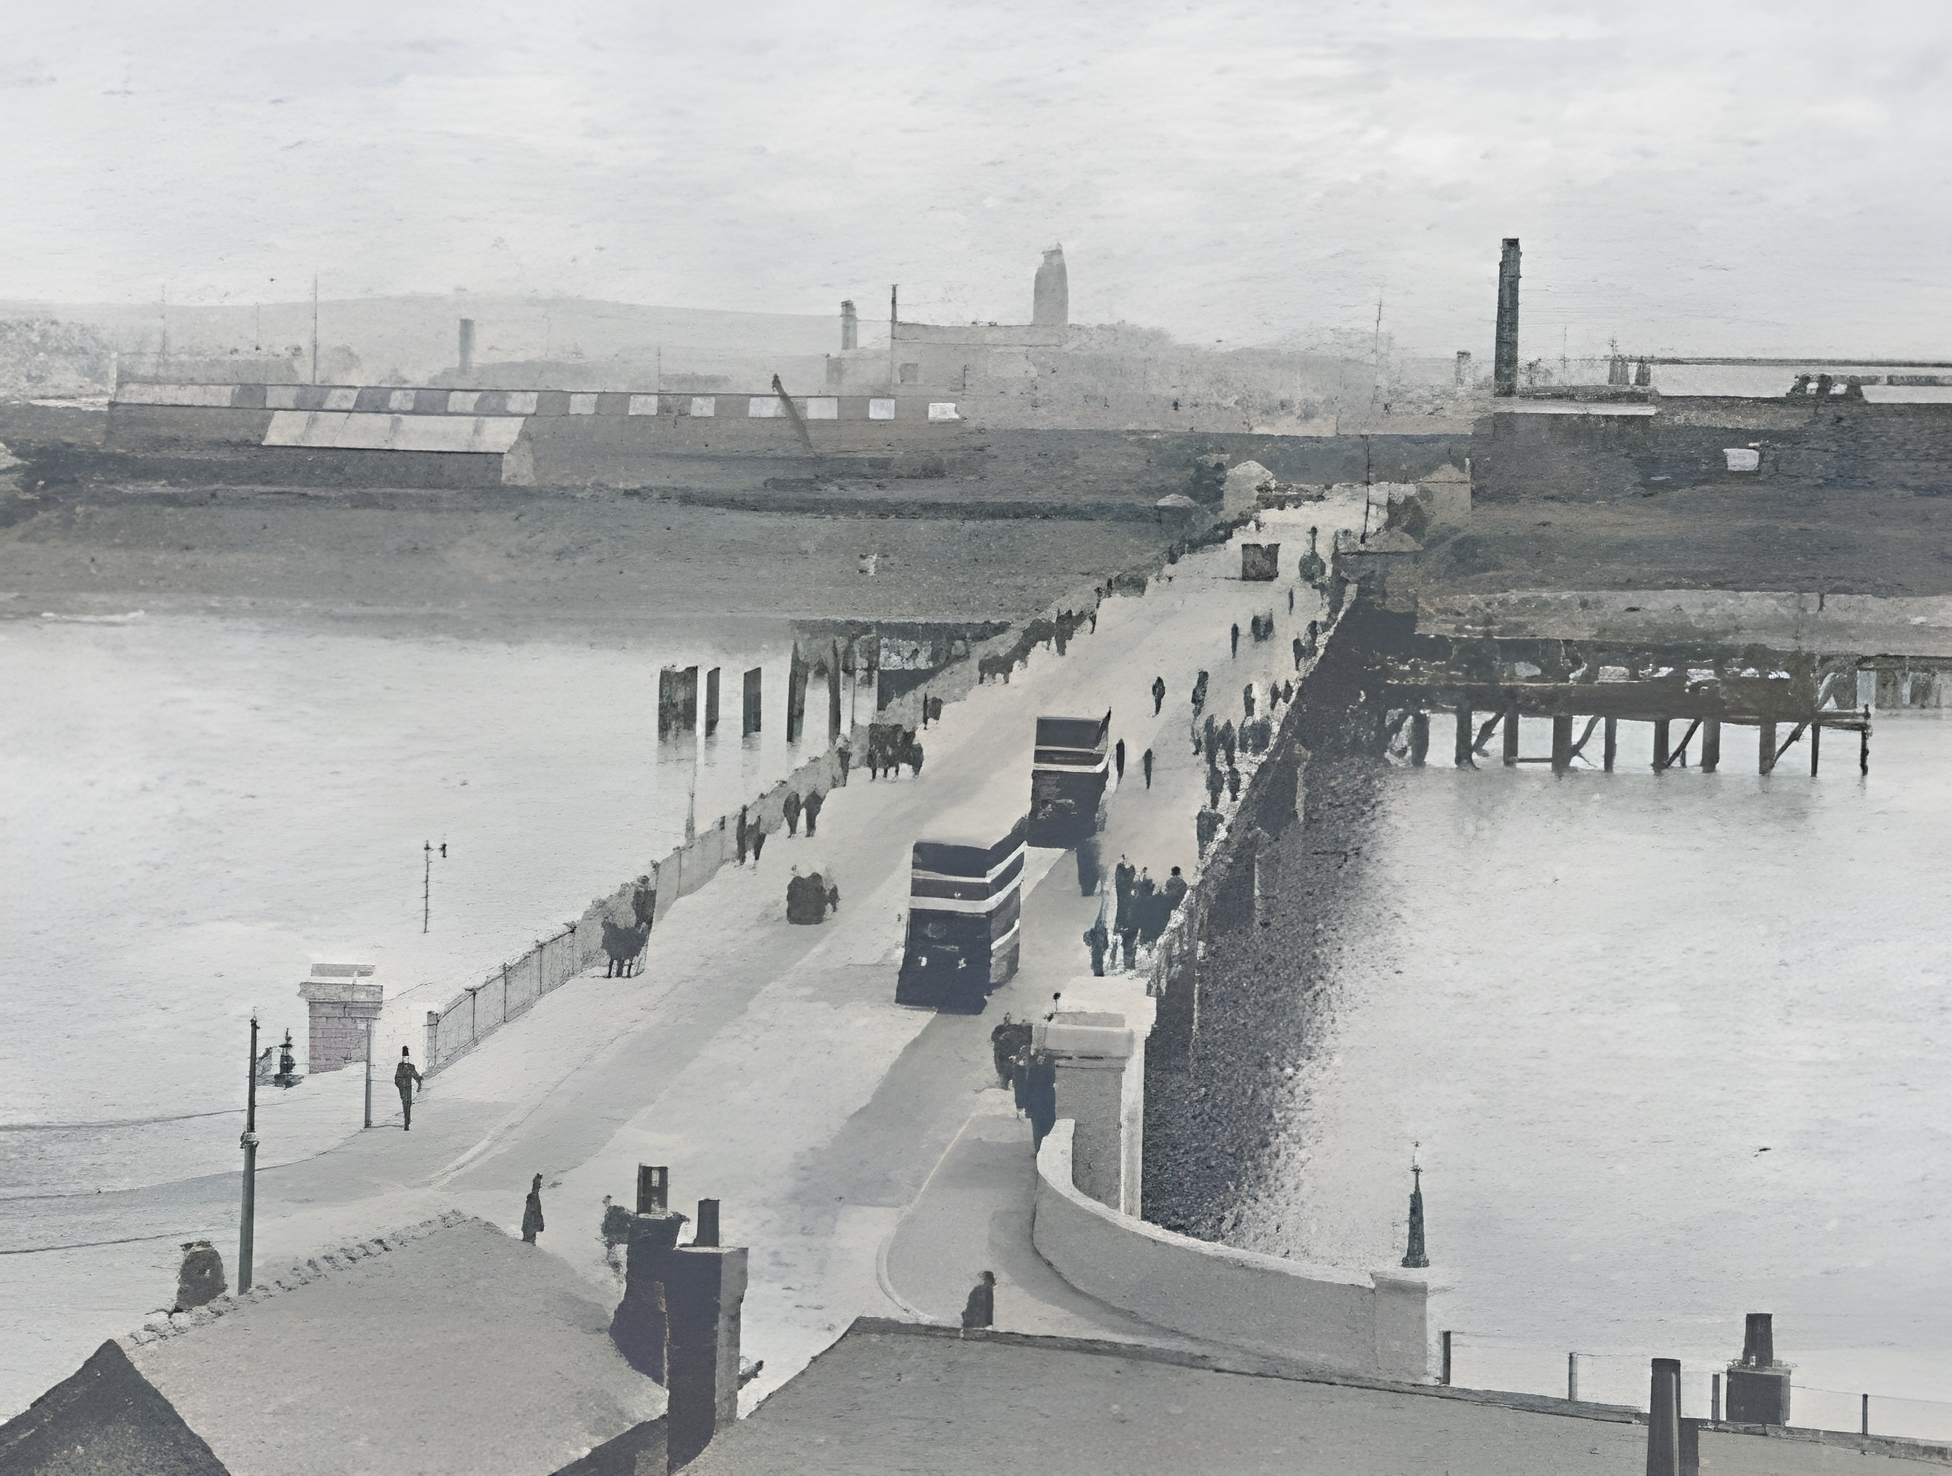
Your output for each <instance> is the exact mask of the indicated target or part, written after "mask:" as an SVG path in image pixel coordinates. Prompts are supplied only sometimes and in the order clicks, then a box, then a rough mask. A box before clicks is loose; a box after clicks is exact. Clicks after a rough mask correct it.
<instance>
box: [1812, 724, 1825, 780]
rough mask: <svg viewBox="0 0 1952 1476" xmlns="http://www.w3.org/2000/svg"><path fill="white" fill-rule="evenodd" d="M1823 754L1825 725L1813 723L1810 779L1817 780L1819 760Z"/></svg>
mask: <svg viewBox="0 0 1952 1476" xmlns="http://www.w3.org/2000/svg"><path fill="white" fill-rule="evenodd" d="M1822 752H1823V724H1822V723H1811V724H1810V777H1811V778H1812V779H1814V778H1816V765H1817V759H1818V757H1819V755H1821V754H1822Z"/></svg>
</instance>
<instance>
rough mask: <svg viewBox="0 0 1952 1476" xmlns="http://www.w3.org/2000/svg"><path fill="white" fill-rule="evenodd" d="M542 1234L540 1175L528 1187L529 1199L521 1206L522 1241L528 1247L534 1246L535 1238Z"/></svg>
mask: <svg viewBox="0 0 1952 1476" xmlns="http://www.w3.org/2000/svg"><path fill="white" fill-rule="evenodd" d="M541 1233H542V1175H541V1174H537V1175H536V1176H535V1182H534V1183H532V1184H531V1185H529V1197H528V1199H527V1200H525V1201H524V1202H523V1205H522V1239H523V1240H524V1241H525V1242H527V1243H528V1244H529V1245H534V1244H535V1238H536V1236H538V1235H540V1234H541Z"/></svg>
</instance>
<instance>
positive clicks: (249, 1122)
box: [237, 1015, 258, 1292]
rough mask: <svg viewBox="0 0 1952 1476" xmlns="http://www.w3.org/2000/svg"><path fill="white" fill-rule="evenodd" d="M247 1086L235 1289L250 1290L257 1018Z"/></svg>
mask: <svg viewBox="0 0 1952 1476" xmlns="http://www.w3.org/2000/svg"><path fill="white" fill-rule="evenodd" d="M247 1075H248V1080H249V1086H248V1087H247V1089H246V1090H247V1095H246V1097H245V1099H244V1101H245V1106H244V1136H243V1137H242V1138H241V1139H239V1140H238V1141H239V1144H240V1146H241V1147H242V1148H243V1149H244V1212H243V1214H242V1215H240V1216H239V1217H238V1222H237V1289H238V1290H239V1291H240V1292H247V1291H249V1290H250V1289H251V1238H252V1234H251V1233H252V1230H253V1228H254V1225H255V1220H256V1216H257V1188H258V1017H257V1016H256V1015H252V1016H251V1062H250V1068H249V1071H248V1073H247Z"/></svg>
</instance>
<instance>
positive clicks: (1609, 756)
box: [1606, 718, 1620, 774]
mask: <svg viewBox="0 0 1952 1476" xmlns="http://www.w3.org/2000/svg"><path fill="white" fill-rule="evenodd" d="M1619 756H1620V720H1619V719H1618V718H1608V719H1607V720H1606V772H1607V773H1609V774H1611V773H1612V772H1613V761H1614V759H1616V758H1618V757H1619Z"/></svg>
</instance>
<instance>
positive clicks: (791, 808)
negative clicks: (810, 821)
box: [780, 789, 800, 835]
mask: <svg viewBox="0 0 1952 1476" xmlns="http://www.w3.org/2000/svg"><path fill="white" fill-rule="evenodd" d="M780 808H781V809H782V810H784V811H785V812H786V833H787V834H788V835H798V834H799V833H800V796H799V795H798V794H797V793H796V792H795V791H793V790H791V789H789V790H787V791H786V799H785V800H784V802H782V804H781V805H780Z"/></svg>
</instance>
